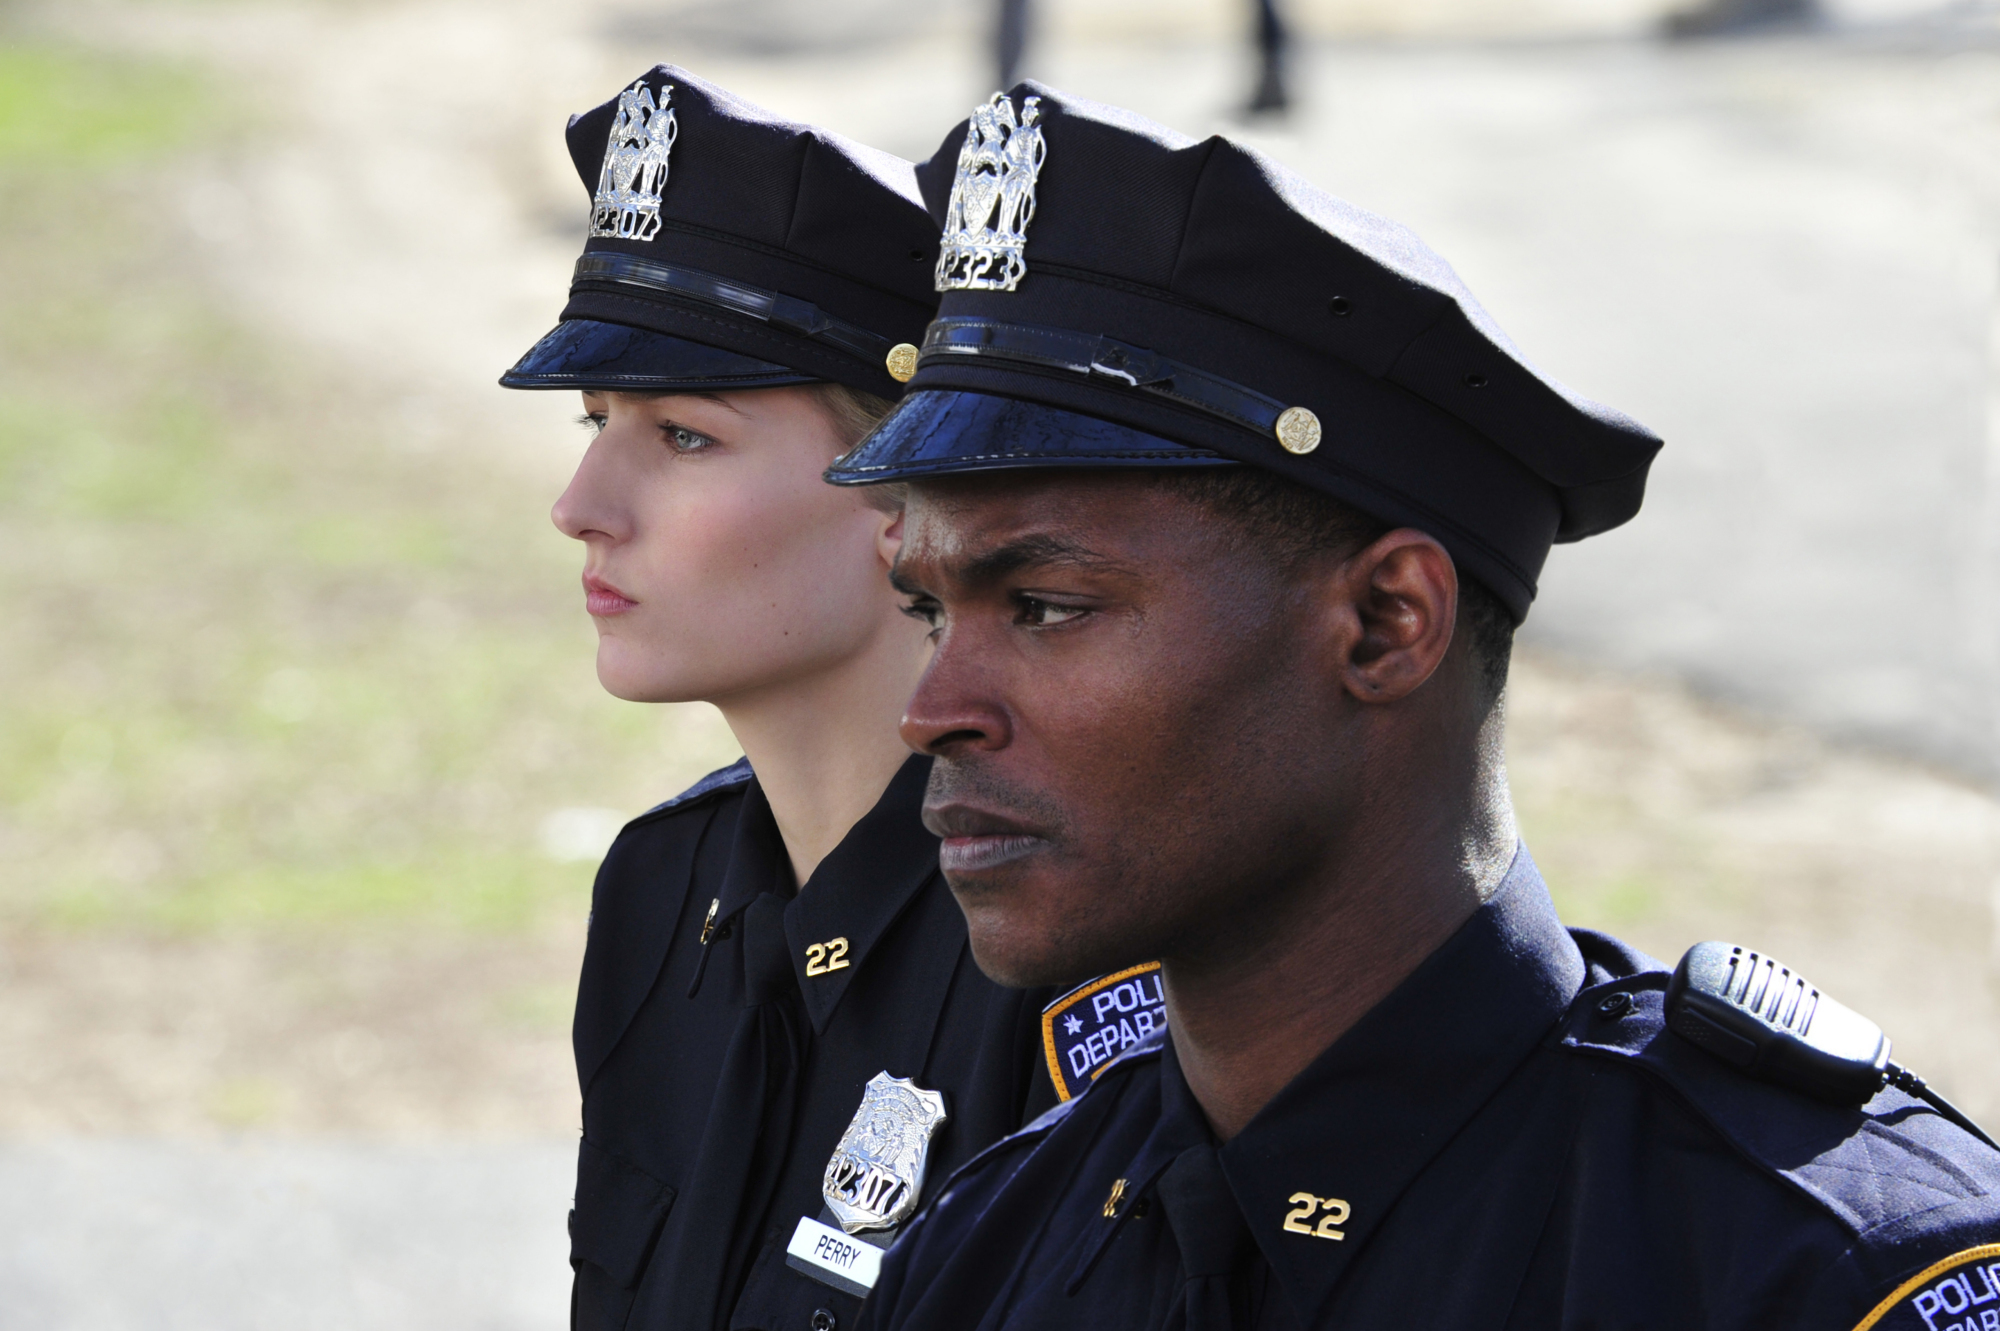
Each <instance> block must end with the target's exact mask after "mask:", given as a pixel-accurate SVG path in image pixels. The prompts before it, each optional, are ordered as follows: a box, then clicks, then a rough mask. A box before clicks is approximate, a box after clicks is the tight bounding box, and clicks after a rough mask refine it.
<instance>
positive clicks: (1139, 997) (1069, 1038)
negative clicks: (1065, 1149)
mask: <svg viewBox="0 0 2000 1331" xmlns="http://www.w3.org/2000/svg"><path fill="white" fill-rule="evenodd" d="M1166 1003H1167V999H1166V991H1165V990H1164V989H1163V988H1162V987H1161V985H1160V963H1159V962H1157V961H1148V962H1146V963H1144V964H1143V965H1139V966H1130V967H1127V968H1126V969H1124V970H1122V971H1116V972H1114V973H1113V974H1110V975H1100V976H1098V977H1097V978H1096V979H1094V980H1091V981H1089V982H1088V983H1085V984H1080V985H1078V986H1077V987H1076V988H1074V989H1072V990H1070V991H1069V992H1068V993H1066V994H1064V995H1063V996H1062V997H1061V998H1058V999H1057V1000H1056V1001H1055V1002H1053V1003H1051V1004H1049V1005H1048V1006H1047V1007H1045V1008H1043V1009H1042V1052H1043V1054H1044V1055H1045V1056H1046V1057H1047V1058H1048V1061H1049V1080H1050V1081H1052V1082H1054V1083H1055V1087H1056V1094H1057V1095H1058V1096H1060V1097H1061V1098H1062V1099H1064V1100H1070V1099H1073V1098H1075V1097H1076V1096H1079V1095H1081V1094H1083V1093H1084V1092H1085V1091H1086V1090H1088V1089H1090V1083H1091V1082H1093V1081H1095V1080H1097V1075H1098V1074H1099V1073H1100V1072H1102V1071H1104V1069H1105V1068H1107V1067H1109V1066H1111V1063H1112V1061H1113V1060H1114V1059H1116V1058H1117V1057H1118V1055H1120V1054H1122V1053H1124V1052H1125V1051H1126V1050H1127V1049H1130V1048H1132V1047H1133V1046H1134V1045H1139V1044H1143V1043H1145V1042H1146V1040H1148V1039H1149V1038H1151V1037H1152V1036H1153V1035H1154V1034H1155V1033H1156V1032H1159V1031H1163V1030H1165V1029H1166V1028H1167V1006H1166Z"/></svg>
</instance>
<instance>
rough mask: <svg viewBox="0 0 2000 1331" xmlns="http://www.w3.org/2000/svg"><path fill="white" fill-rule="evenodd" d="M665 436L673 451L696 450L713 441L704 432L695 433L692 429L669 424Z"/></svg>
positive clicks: (685, 451)
mask: <svg viewBox="0 0 2000 1331" xmlns="http://www.w3.org/2000/svg"><path fill="white" fill-rule="evenodd" d="M667 438H668V440H669V441H670V442H671V443H672V444H673V446H674V451H676V452H679V453H693V452H697V451H699V450H701V449H704V448H707V447H708V446H709V445H710V444H712V443H714V442H715V441H714V440H713V439H710V438H709V437H708V436H707V435H705V434H696V433H695V432H694V431H693V430H690V429H687V428H686V427H685V426H680V425H669V426H668V427H667Z"/></svg>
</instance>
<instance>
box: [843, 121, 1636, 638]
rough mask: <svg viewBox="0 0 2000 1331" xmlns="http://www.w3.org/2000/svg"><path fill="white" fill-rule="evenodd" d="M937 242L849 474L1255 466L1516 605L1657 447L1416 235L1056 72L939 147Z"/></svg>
mask: <svg viewBox="0 0 2000 1331" xmlns="http://www.w3.org/2000/svg"><path fill="white" fill-rule="evenodd" d="M918 177H919V179H920V180H921V182H922V186H923V191H924V197H925V200H926V202H927V203H928V204H929V205H930V209H931V212H932V214H933V215H934V216H935V217H937V218H938V219H939V223H940V225H941V227H942V228H943V231H944V238H943V243H942V247H941V250H940V255H939V259H938V264H937V272H936V282H937V287H938V289H939V290H940V291H941V292H942V293H943V301H942V304H941V306H940V308H939V311H938V317H937V319H936V320H935V321H934V322H933V323H932V324H931V325H930V327H929V329H928V330H927V331H926V333H925V336H924V340H923V343H922V345H921V348H920V351H919V354H918V355H916V356H914V357H909V356H907V355H906V358H905V360H904V361H902V362H901V363H899V365H898V368H899V369H904V370H907V369H908V368H909V367H910V366H912V365H913V366H914V374H913V375H912V376H911V378H910V379H909V388H910V390H911V391H910V394H909V396H908V397H906V398H905V399H904V401H903V404H902V405H901V406H900V407H898V408H897V410H896V411H895V412H894V413H893V414H892V415H891V416H890V417H889V418H888V419H887V420H886V421H885V422H883V424H882V426H881V427H880V428H879V429H878V430H877V431H876V432H875V433H874V434H872V435H870V436H869V437H868V438H867V439H865V440H864V441H863V442H862V443H861V444H860V446H859V447H857V448H855V449H854V450H853V451H852V452H850V453H849V454H848V455H847V456H846V457H844V458H842V459H841V460H840V461H839V462H837V463H836V464H835V465H834V466H833V468H832V469H831V470H829V471H828V473H827V479H828V480H830V481H832V482H834V483H835V484H838V485H867V484H873V483H877V482H884V481H909V480H916V479H920V478H924V477H930V476H940V475H947V474H952V473H962V472H971V471H980V470H991V469H1000V468H1018V467H1092V468H1104V467H1179V466H1218V465H1229V464H1249V465H1251V466H1257V467H1264V468H1267V469H1269V470H1271V471H1274V472H1277V473H1279V474H1281V475H1283V476H1286V477H1289V478H1291V479H1292V480H1294V481H1297V482H1300V483H1302V484H1304V485H1307V486H1310V487H1313V488H1314V489H1318V490H1321V491H1324V492H1326V493H1328V494H1331V495H1333V496H1335V497H1337V498H1339V499H1341V500H1343V501H1345V502H1347V503H1349V504H1351V505H1353V506H1355V507H1357V508H1359V509H1361V510H1363V511H1365V512H1368V513H1370V514H1373V515H1375V516H1376V517H1378V518H1381V519H1383V520H1385V521H1388V522H1392V523H1395V524H1398V525H1407V526H1413V527H1417V528H1419V529H1421V530H1423V531H1426V532H1429V533H1430V534H1431V535H1432V536H1434V537H1436V538H1437V539H1438V541H1439V542H1440V543H1442V544H1443V545H1444V547H1445V548H1446V549H1447V550H1448V551H1449V552H1450V553H1451V554H1452V556H1453V558H1454V559H1455V560H1456V561H1457V562H1458V564H1459V566H1460V568H1461V569H1462V570H1463V571H1464V572H1466V573H1467V574H1469V575H1471V576H1472V577H1475V578H1477V579H1478V580H1479V581H1480V582H1481V583H1483V584H1484V585H1485V586H1486V587H1488V588H1489V589H1491V590H1492V591H1493V592H1494V594H1495V595H1497V596H1498V597H1499V598H1500V600H1501V601H1502V602H1504V603H1505V604H1506V605H1507V607H1508V608H1509V609H1510V610H1511V611H1512V612H1513V614H1514V616H1515V618H1516V619H1517V620H1518V619H1520V618H1522V617H1525V616H1526V614H1527V612H1528V605H1529V602H1531V601H1532V600H1533V599H1534V595H1535V584H1536V580H1537V578H1538V577H1539V576H1540V573H1541V569H1542V564H1543V562H1544V561H1545V560H1546V559H1547V557H1548V552H1549V547H1550V545H1551V544H1552V543H1553V542H1556V541H1575V540H1580V539H1582V538H1583V537H1586V536H1591V535H1595V534H1596V533H1598V532H1602V531H1606V530H1609V529H1610V528H1612V527H1616V526H1618V525H1619V524H1620V523H1622V522H1625V521H1626V520H1627V519H1629V518H1630V517H1632V515H1633V514H1634V513H1636V512H1637V511H1638V509H1639V503H1640V500H1641V498H1642V497H1643V495H1644V493H1645V485H1646V471H1647V468H1648V467H1649V466H1650V465H1651V463H1652V460H1653V455H1654V454H1655V453H1657V452H1658V451H1659V448H1660V440H1659V439H1658V438H1656V437H1655V436H1654V435H1653V434H1652V433H1651V432H1650V431H1648V430H1646V429H1645V428H1644V427H1643V426H1641V425H1639V424H1638V423H1637V422H1635V421H1633V420H1630V419H1629V418H1627V417H1625V416H1623V415H1620V414H1619V413H1617V412H1615V411H1612V410H1610V409H1609V408H1606V407H1602V406H1599V405H1598V404H1596V403H1594V402H1591V401H1589V400H1587V399H1585V398H1583V397H1581V396H1579V395H1577V394H1576V393H1573V392H1571V391H1570V390H1569V389H1567V388H1565V387H1563V386H1562V385H1561V384H1559V383H1556V382H1555V381H1554V380H1552V379H1550V378H1548V377H1547V376H1546V375H1543V374H1542V373H1540V372H1539V371H1538V370H1536V369H1535V368H1534V367H1533V366H1531V365H1530V364H1529V363H1528V362H1527V360H1526V359H1525V358H1524V357H1523V356H1522V355H1521V353H1520V352H1519V351H1518V350H1516V349H1515V347H1514V345H1513V343H1512V342H1510V341H1509V340H1508V339H1507V337H1506V335H1505V334H1504V333H1502V332H1501V331H1500V329H1499V327H1498V326H1497V325H1496V324H1495V323H1494V322H1493V320H1492V318H1491V317H1490V316H1488V315H1487V313H1486V311H1485V310H1483V309H1482V308H1480V306H1479V303H1478V302H1477V301H1475V300H1474V299H1473V297H1472V294H1471V292H1469V291H1467V290H1466V288H1465V285H1464V283H1462V282H1461V281H1460V280H1459V278H1458V275H1457V274H1456V273H1454V272H1453V271H1452V270H1451V267H1450V266H1449V265H1448V264H1446V263H1445V262H1444V260H1443V259H1441V258H1440V257H1438V255H1437V254H1435V253H1433V252H1432V251H1431V250H1430V249H1429V248H1428V247H1427V246H1426V245H1424V243H1423V242H1422V241H1421V240H1419V239H1418V238H1417V237H1416V235H1415V234H1413V233H1412V232H1410V231H1409V230H1407V229H1406V228H1404V227H1402V226H1399V225H1397V224H1396V223H1394V222H1390V221H1388V220H1386V219H1384V218H1380V217H1377V216H1375V215H1373V214H1371V213H1368V212H1364V211H1363V210H1361V209H1359V208H1356V207H1354V206H1353V205H1352V204H1349V203H1346V202H1343V201H1342V200H1340V199H1336V198H1334V197H1332V196H1331V195H1329V194H1326V193H1324V192H1322V191H1320V190H1318V189H1316V188H1314V187H1313V186H1311V185H1309V184H1307V183H1306V182H1305V181H1303V180H1301V179H1300V178H1299V177H1297V176H1296V175H1293V174H1292V173H1291V172H1289V171H1287V170H1286V169H1285V168H1283V167H1281V166H1279V165H1277V164H1276V163H1274V162H1272V161H1270V160H1269V159H1268V158H1265V157H1264V156H1262V155H1261V154H1259V153H1257V152H1255V151H1253V150H1251V149H1249V148H1245V147H1243V146H1242V145H1240V144H1237V143H1233V142H1231V141H1230V140H1229V139H1226V138H1221V137H1216V138H1210V139H1207V140H1204V141H1201V142H1196V141H1195V140H1193V139H1190V138H1187V137H1184V136H1182V135H1180V134H1177V133H1175V132H1173V131H1172V130H1169V129H1165V128H1163V127H1161V126H1159V125H1156V124H1153V123H1151V122H1150V121H1147V120H1144V119H1143V118H1141V117H1139V116H1136V115H1133V114H1131V113H1130V112H1126V111H1122V110H1119V109H1117V108H1115V107H1107V106H1101V105H1098V104H1096V103H1092V102H1087V101H1082V100H1080V99H1077V98H1073V97H1068V96H1065V95H1064V94H1062V93H1060V92H1057V91H1055V90H1054V89H1052V88H1048V87H1045V86H1043V85H1041V84H1038V83H1032V82H1030V83H1022V84H1020V85H1018V86H1017V87H1016V88H1015V89H1014V90H1013V92H1011V93H1008V94H996V95H995V97H994V99H993V100H992V101H991V102H989V103H987V104H986V105H984V106H982V107H980V108H978V109H977V110H975V112H974V113H973V116H972V117H971V119H970V120H968V121H967V122H966V123H964V124H961V125H960V126H959V127H958V128H956V129H954V130H953V131H952V132H951V134H950V135H949V136H948V137H947V138H946V140H945V142H944V145H943V147H941V148H940V149H939V150H938V152H937V154H936V156H934V157H933V158H932V159H931V160H930V162H928V163H927V164H925V165H923V166H920V167H919V168H918Z"/></svg>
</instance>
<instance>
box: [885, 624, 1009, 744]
mask: <svg viewBox="0 0 2000 1331" xmlns="http://www.w3.org/2000/svg"><path fill="white" fill-rule="evenodd" d="M900 730H901V734H902V736H903V743H905V744H907V745H908V746H909V747H910V748H911V749H912V750H914V751H915V752H917V753H926V754H930V755H931V756H933V757H946V756H950V755H952V754H957V753H962V752H963V751H965V750H967V749H987V750H990V749H1003V748H1005V747H1006V746H1007V745H1008V743H1009V742H1010V741H1011V740H1012V739H1013V734H1014V728H1013V723H1012V721H1011V720H1010V718H1009V716H1008V712H1007V706H1006V703H1005V701H1004V699H1003V697H1002V692H1001V689H1000V687H999V679H998V671H997V670H996V669H995V668H994V665H993V663H992V659H991V657H990V656H983V655H982V653H981V652H980V651H979V649H978V644H977V643H976V642H974V641H973V640H972V639H971V638H970V637H969V636H968V635H966V634H963V633H961V632H958V631H956V630H947V631H946V632H945V633H944V634H942V635H941V636H940V637H939V639H938V644H937V650H936V651H935V652H933V653H932V654H931V659H930V664H928V665H927V666H925V667H924V673H923V676H922V677H921V678H919V679H918V680H917V691H916V692H915V693H913V694H912V695H910V701H909V705H908V706H907V707H905V708H904V710H903V722H902V725H901V727H900Z"/></svg>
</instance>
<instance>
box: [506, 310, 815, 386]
mask: <svg viewBox="0 0 2000 1331" xmlns="http://www.w3.org/2000/svg"><path fill="white" fill-rule="evenodd" d="M818 380H819V376H818V375H814V374H804V373H801V372H800V371H798V370H795V369H792V368H791V367H790V366H788V365H779V364H776V363H774V362H772V361H767V360H759V359H757V358H756V357H755V356H746V355H743V354H742V353H741V352H737V351H724V350H723V349H722V348H721V347H712V346H709V345H708V344H707V343H705V342H692V341H689V340H688V339H687V338H684V337H673V336H670V335H669V334H666V333H656V332H653V331H652V330H651V329H647V328H632V327H629V326H628V325H625V324H614V323H605V322H602V321H601V320H597V319H565V320H564V321H563V322H562V323H559V324H557V325H556V326H555V328H554V329H552V330H551V331H550V332H549V334H548V336H546V337H544V338H543V339H542V340H541V341H539V342H537V343H535V345H534V346H533V347H532V348H530V349H529V351H528V354H527V355H525V356H523V357H521V359H520V360H519V361H518V362H517V363H516V364H515V366H514V368H513V369H511V370H509V371H507V373H505V374H503V375H501V376H500V384H501V387H503V388H598V389H606V390H610V391H635V392H664V393H692V392H714V391H717V390H722V389H731V388H774V387H777V386H779V385H781V384H810V383H816V382H818Z"/></svg>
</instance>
